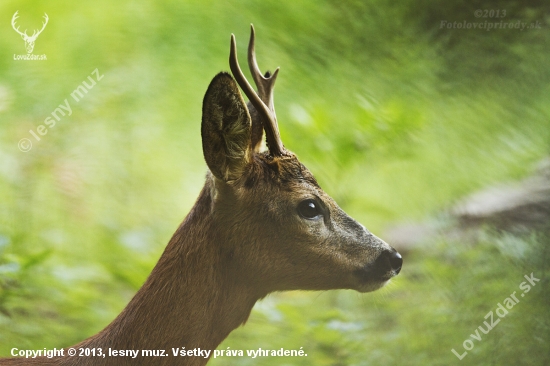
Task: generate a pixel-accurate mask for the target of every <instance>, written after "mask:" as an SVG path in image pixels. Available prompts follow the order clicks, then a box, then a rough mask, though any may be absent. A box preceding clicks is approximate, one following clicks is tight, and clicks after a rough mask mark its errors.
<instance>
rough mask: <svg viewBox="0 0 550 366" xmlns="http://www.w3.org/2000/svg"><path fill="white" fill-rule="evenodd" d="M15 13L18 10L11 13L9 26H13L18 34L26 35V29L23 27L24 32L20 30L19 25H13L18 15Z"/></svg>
mask: <svg viewBox="0 0 550 366" xmlns="http://www.w3.org/2000/svg"><path fill="white" fill-rule="evenodd" d="M17 13H19V10H17V11H16V12H15V14H13V17H12V18H11V26H12V27H13V30H14V31H16V32H17V33H19V34H20V35H22V36H27V30H26V29H25V32H21V31H20V30H19V27H17V28H16V27H15V21H16V20H17V18H19V16H18V15H17Z"/></svg>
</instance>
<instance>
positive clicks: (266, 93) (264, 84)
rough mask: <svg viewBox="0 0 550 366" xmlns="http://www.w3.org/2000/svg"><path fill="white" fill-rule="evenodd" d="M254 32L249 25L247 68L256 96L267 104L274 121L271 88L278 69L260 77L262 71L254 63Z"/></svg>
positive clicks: (256, 63)
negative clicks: (256, 91)
mask: <svg viewBox="0 0 550 366" xmlns="http://www.w3.org/2000/svg"><path fill="white" fill-rule="evenodd" d="M255 42H256V32H255V30H254V26H253V25H252V24H250V42H249V43H248V67H249V68H250V74H252V78H253V79H254V82H255V83H256V87H257V88H258V95H259V97H260V99H261V100H262V101H263V102H264V103H266V104H267V106H268V107H269V109H270V110H271V111H272V112H273V116H274V117H275V120H277V115H276V114H275V105H274V104H273V88H274V87H275V80H277V75H278V74H279V68H277V69H276V70H275V72H274V73H273V74H272V75H271V76H269V74H268V73H269V72H268V73H266V75H265V76H264V75H262V71H261V70H260V68H259V67H258V62H257V61H256V50H255Z"/></svg>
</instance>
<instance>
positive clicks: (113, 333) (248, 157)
mask: <svg viewBox="0 0 550 366" xmlns="http://www.w3.org/2000/svg"><path fill="white" fill-rule="evenodd" d="M254 124H255V125H256V126H257V125H258V121H256V122H254ZM252 125H253V122H252V120H251V117H250V112H249V109H248V108H247V106H246V105H245V102H244V100H243V98H242V96H241V94H240V92H239V89H238V88H237V85H236V84H235V81H234V80H233V78H232V77H231V76H230V75H229V74H226V73H220V74H218V75H217V76H216V77H215V78H214V79H213V81H212V83H211V84H210V86H209V88H208V91H207V93H206V96H205V98H204V105H203V121H202V141H203V151H204V156H205V160H206V162H207V164H208V167H209V168H210V172H209V173H208V174H207V177H206V183H205V185H204V188H203V189H202V191H201V193H200V195H199V198H198V199H197V202H196V203H195V205H194V207H193V208H192V210H191V212H190V213H189V214H188V215H187V217H186V219H185V220H184V221H183V223H182V224H181V225H180V227H179V228H178V229H177V230H176V232H175V234H174V235H173V237H172V239H171V240H170V242H169V243H168V246H167V247H166V250H165V251H164V253H163V255H162V256H161V258H160V260H159V262H158V263H157V265H156V266H155V268H154V269H153V271H152V273H151V274H150V276H149V278H148V279H147V281H146V282H145V284H144V285H143V287H142V288H141V289H140V290H139V291H138V292H137V293H136V295H135V296H134V298H133V299H132V300H131V301H130V303H129V304H128V306H127V307H126V308H125V309H124V310H123V311H122V313H121V314H120V315H119V316H118V317H117V318H116V319H115V320H114V321H113V322H112V323H111V324H109V325H108V326H107V327H106V328H105V329H104V330H102V331H101V332H100V333H98V334H96V335H94V336H92V337H90V338H88V339H86V340H84V341H83V342H81V343H79V344H78V345H76V346H73V347H74V348H81V347H86V348H98V347H100V348H102V350H103V352H107V350H108V349H109V348H112V349H116V350H143V349H145V350H156V349H163V350H166V351H167V352H168V353H169V356H168V357H141V356H138V358H137V359H132V358H128V357H105V358H100V357H62V358H54V359H46V358H39V359H34V360H32V359H21V358H17V359H4V360H0V364H1V365H32V364H41V365H48V364H51V365H134V364H140V365H204V364H205V363H206V362H207V361H208V360H207V359H205V358H201V357H173V356H172V354H171V349H172V348H178V349H181V347H185V348H186V349H187V350H190V349H194V348H201V349H206V350H214V349H215V348H216V347H217V346H218V345H219V344H220V342H222V340H223V339H224V338H225V337H227V335H228V334H229V333H230V332H231V331H232V330H233V329H235V328H236V327H238V326H239V325H241V324H244V323H245V322H246V320H247V318H248V316H249V314H250V311H251V309H252V307H253V306H254V304H255V303H256V301H257V300H259V299H261V298H263V297H265V296H266V295H267V294H269V293H270V292H273V291H284V290H295V289H302V290H329V289H355V290H357V291H361V292H367V291H373V290H375V289H377V288H379V287H382V286H383V285H384V284H385V283H386V282H387V281H388V280H389V279H390V278H391V277H392V276H394V275H395V274H397V273H398V272H399V269H400V262H399V268H397V267H396V265H391V263H390V260H389V259H387V258H386V257H384V255H385V254H384V253H395V251H394V250H393V249H392V248H391V247H389V246H388V245H387V244H386V243H384V242H383V241H382V240H380V239H378V238H377V237H375V236H374V235H372V234H371V233H369V232H368V231H367V230H366V229H365V228H364V227H363V226H361V225H360V224H358V223H357V222H355V221H354V220H353V219H352V218H350V217H349V216H347V215H346V213H345V212H344V211H342V210H341V209H340V208H339V207H338V205H337V204H336V203H335V202H334V201H333V200H332V199H331V198H330V197H329V196H328V195H327V194H326V193H325V192H323V190H322V189H321V188H320V187H319V185H318V184H317V182H316V180H315V178H314V177H313V175H312V174H311V173H310V172H309V171H308V170H307V168H306V167H305V166H304V165H302V164H301V163H300V162H299V161H298V159H297V158H296V156H295V155H294V154H292V153H290V152H288V151H286V152H285V154H284V155H283V156H276V157H273V156H271V155H270V154H269V153H259V152H258V149H259V148H258V145H259V140H258V131H255V132H254V133H252V132H251V131H252V129H253V127H252ZM260 139H261V133H260ZM307 199H312V200H315V202H316V204H318V205H319V206H320V210H321V212H322V215H320V216H319V217H317V218H313V219H312V218H309V219H308V218H305V217H303V215H302V216H301V215H300V213H299V210H298V209H297V207H298V206H299V205H300V203H301V202H303V201H304V200H307ZM399 258H400V257H399Z"/></svg>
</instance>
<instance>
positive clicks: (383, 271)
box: [354, 249, 403, 292]
mask: <svg viewBox="0 0 550 366" xmlns="http://www.w3.org/2000/svg"><path fill="white" fill-rule="evenodd" d="M402 265H403V258H402V257H401V254H399V253H398V252H397V251H395V250H394V249H392V250H384V251H383V252H382V253H380V255H379V256H378V257H377V258H376V260H375V261H374V262H372V263H369V264H367V265H365V266H363V267H362V268H360V269H358V270H356V271H355V272H354V275H355V277H356V278H357V279H358V280H359V289H358V291H359V292H370V291H374V290H378V289H379V288H382V287H384V286H385V285H386V284H387V283H388V282H389V281H390V280H391V279H392V278H393V277H395V276H397V275H398V274H399V272H401V267H402Z"/></svg>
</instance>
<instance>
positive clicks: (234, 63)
mask: <svg viewBox="0 0 550 366" xmlns="http://www.w3.org/2000/svg"><path fill="white" fill-rule="evenodd" d="M254 43H255V34H254V28H253V27H252V28H251V36H250V42H249V46H248V64H249V67H250V72H251V74H252V77H253V79H254V81H255V84H256V87H257V89H258V91H257V92H255V91H254V90H253V88H252V86H251V85H250V84H249V83H248V81H247V79H246V78H245V76H244V75H243V73H242V71H241V68H240V67H239V63H238V60H237V49H236V42H235V37H234V36H233V35H232V36H231V51H230V58H229V63H230V68H231V71H232V72H233V75H234V77H235V79H236V82H235V80H234V79H233V78H232V77H231V76H230V75H229V74H227V73H224V72H222V73H219V74H218V75H217V76H216V77H215V78H214V79H213V80H212V82H211V83H210V86H209V87H208V90H207V92H206V95H205V97H204V102H203V118H202V143H203V152H204V157H205V160H206V163H207V165H208V167H209V169H210V172H211V174H209V177H208V180H209V181H210V182H207V185H208V186H209V187H210V191H211V196H212V203H211V212H212V215H214V217H215V218H216V220H217V221H218V223H217V225H216V227H217V228H218V229H219V231H220V235H222V237H224V238H227V240H226V244H225V245H224V247H223V248H222V250H223V251H224V252H227V253H230V255H231V258H233V262H235V263H236V264H237V267H238V268H240V269H241V272H242V273H246V278H245V279H243V280H244V281H248V282H256V286H258V287H261V289H262V291H264V292H265V293H268V292H271V291H281V290H292V289H303V290H328V289H355V290H357V291H360V292H368V291H373V290H376V289H378V288H380V287H382V286H383V285H384V284H386V283H387V282H388V280H389V279H390V278H392V277H393V276H395V275H397V274H398V273H399V271H400V270H401V265H402V258H401V255H399V253H397V252H396V251H395V249H393V248H392V247H390V246H389V245H388V244H386V243H385V242H384V241H382V240H381V239H379V238H377V237H376V236H375V235H373V234H372V233H370V232H369V231H368V230H367V229H366V228H365V227H364V226H363V225H361V224H359V223H358V222H356V221H355V220H354V219H352V218H351V217H349V216H348V215H347V214H346V213H345V212H344V211H343V210H342V209H341V208H340V207H338V205H337V204H336V202H334V200H333V199H332V198H331V197H330V196H329V195H328V194H326V193H325V192H324V191H323V190H322V189H321V187H320V186H319V184H318V183H317V181H316V180H315V178H314V177H313V175H312V174H311V173H310V171H309V170H308V169H307V168H306V167H305V166H304V165H303V164H302V163H300V161H299V160H298V158H297V157H296V155H295V154H293V153H292V152H290V151H289V150H287V149H286V148H285V147H284V145H283V143H282V141H281V137H280V135H279V130H278V125H277V118H276V115H275V108H274V105H273V87H274V84H275V80H276V77H277V75H278V71H279V69H277V70H275V72H274V73H273V74H270V73H269V72H267V73H266V74H265V75H262V73H261V72H260V69H259V67H258V65H257V62H256V57H255V46H254ZM237 83H238V85H239V86H240V87H241V88H242V89H243V91H244V93H245V94H246V96H247V97H248V99H249V100H250V102H249V103H248V104H246V103H245V101H244V100H243V97H242V96H241V93H240V91H239V88H238V86H237ZM263 131H265V134H266V142H267V147H268V150H267V151H264V152H262V151H260V145H261V140H262V135H263Z"/></svg>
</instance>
